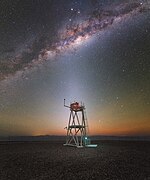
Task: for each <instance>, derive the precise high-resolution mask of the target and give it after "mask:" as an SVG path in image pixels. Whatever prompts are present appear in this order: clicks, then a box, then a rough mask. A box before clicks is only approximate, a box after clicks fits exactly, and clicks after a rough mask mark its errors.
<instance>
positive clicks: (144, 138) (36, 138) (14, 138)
mask: <svg viewBox="0 0 150 180" xmlns="http://www.w3.org/2000/svg"><path fill="white" fill-rule="evenodd" d="M65 139H66V136H56V135H54V136H52V135H43V136H7V137H0V141H17V142H19V141H20V142H24V141H29V142H30V141H65ZM90 139H91V140H93V141H98V140H121V141H150V136H90Z"/></svg>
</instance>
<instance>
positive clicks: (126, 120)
mask: <svg viewBox="0 0 150 180" xmlns="http://www.w3.org/2000/svg"><path fill="white" fill-rule="evenodd" d="M149 61H150V1H149V0H132V1H129V0H44V1H43V0H12V1H11V0H1V2H0V136H11V135H46V134H49V135H65V133H66V130H65V129H64V127H65V126H66V125H67V121H68V118H69V109H66V108H64V107H63V99H64V98H65V99H66V101H67V102H66V103H67V104H68V105H69V104H70V102H74V101H79V102H81V101H82V102H84V104H85V106H86V114H87V118H88V124H89V133H90V135H150V62H149Z"/></svg>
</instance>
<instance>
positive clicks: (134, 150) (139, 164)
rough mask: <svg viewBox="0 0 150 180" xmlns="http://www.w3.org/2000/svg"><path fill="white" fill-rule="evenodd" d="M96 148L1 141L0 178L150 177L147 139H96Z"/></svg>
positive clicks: (148, 143)
mask: <svg viewBox="0 0 150 180" xmlns="http://www.w3.org/2000/svg"><path fill="white" fill-rule="evenodd" d="M94 143H97V144H98V147H97V148H82V149H81V148H80V149H79V148H75V147H65V146H63V142H0V180H47V179H50V180H51V179H52V180H53V179H56V180H59V179H64V180H76V179H77V180H80V179H86V180H88V179H89V180H91V179H98V180H99V179H100V180H101V179H115V180H116V179H124V180H125V179H126V180H130V179H133V180H138V179H140V180H150V142H139V141H133V142H132V141H98V142H94Z"/></svg>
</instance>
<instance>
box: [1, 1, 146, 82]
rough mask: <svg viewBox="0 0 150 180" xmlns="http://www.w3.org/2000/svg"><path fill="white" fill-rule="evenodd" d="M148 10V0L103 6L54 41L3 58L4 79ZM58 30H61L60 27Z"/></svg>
mask: <svg viewBox="0 0 150 180" xmlns="http://www.w3.org/2000/svg"><path fill="white" fill-rule="evenodd" d="M147 10H149V4H148V2H137V1H132V2H125V3H120V4H117V5H113V6H111V7H110V6H109V7H106V8H103V9H100V8H99V7H97V8H96V9H95V10H94V11H92V12H91V15H88V17H87V18H86V19H84V20H82V21H80V22H78V23H77V22H75V23H74V24H71V25H70V24H67V23H66V25H65V28H62V30H61V33H58V35H57V38H56V40H55V41H54V42H49V41H48V40H45V41H44V42H42V41H41V40H40V38H39V39H38V40H35V41H34V42H33V43H32V44H31V45H30V46H29V47H28V48H25V49H24V50H23V51H21V52H19V53H18V54H16V55H14V56H11V55H10V56H9V58H8V60H7V61H2V62H1V63H0V80H3V79H5V78H6V77H9V76H11V75H14V74H15V73H16V72H18V71H25V70H27V69H30V68H32V67H34V66H35V65H38V64H42V63H44V61H47V60H51V59H52V58H53V57H55V56H56V55H59V54H61V53H63V52H66V51H68V50H70V49H72V48H74V47H75V46H77V45H78V44H81V43H82V42H83V41H85V40H86V39H88V38H90V37H91V36H93V35H94V34H96V33H98V32H100V31H102V30H105V29H106V28H108V27H110V26H111V25H112V24H115V22H120V21H123V20H124V19H125V18H126V17H131V16H133V15H136V14H138V13H144V12H145V11H147ZM58 32H60V31H59V30H58ZM41 44H42V45H41ZM37 47H38V48H37ZM35 49H36V53H35ZM37 49H38V50H37Z"/></svg>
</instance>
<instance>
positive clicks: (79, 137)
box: [64, 99, 97, 148]
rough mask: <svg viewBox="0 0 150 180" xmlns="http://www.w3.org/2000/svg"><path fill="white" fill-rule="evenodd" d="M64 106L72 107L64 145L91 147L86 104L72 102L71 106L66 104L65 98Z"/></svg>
mask: <svg viewBox="0 0 150 180" xmlns="http://www.w3.org/2000/svg"><path fill="white" fill-rule="evenodd" d="M64 106H65V107H67V108H69V109H70V116H69V121H68V126H67V127H65V129H66V130H67V137H66V143H65V144H64V145H65V146H76V147H78V148H80V147H84V146H89V147H90V139H89V138H87V130H88V125H87V119H86V114H85V106H84V104H82V103H81V104H79V103H78V102H74V103H71V104H70V106H66V105H65V99H64ZM96 146H97V145H96ZM91 147H92V146H91ZM93 147H94V146H93Z"/></svg>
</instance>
